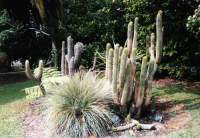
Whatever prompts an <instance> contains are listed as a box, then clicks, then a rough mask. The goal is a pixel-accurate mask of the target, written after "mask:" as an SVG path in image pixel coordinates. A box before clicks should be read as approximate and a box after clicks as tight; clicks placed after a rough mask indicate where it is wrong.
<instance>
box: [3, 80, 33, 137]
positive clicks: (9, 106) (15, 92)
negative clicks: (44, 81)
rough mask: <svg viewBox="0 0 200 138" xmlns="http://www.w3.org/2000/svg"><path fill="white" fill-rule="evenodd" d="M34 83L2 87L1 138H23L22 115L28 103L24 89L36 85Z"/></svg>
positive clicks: (28, 82)
mask: <svg viewBox="0 0 200 138" xmlns="http://www.w3.org/2000/svg"><path fill="white" fill-rule="evenodd" d="M34 84H35V83H34V82H33V81H27V82H23V83H16V84H8V85H1V86H0V138H21V137H23V136H22V135H23V128H22V119H23V118H22V115H23V113H24V112H25V111H26V110H27V107H28V106H27V105H28V101H27V100H26V98H25V93H24V92H23V91H22V90H23V89H24V88H26V87H29V86H32V85H34Z"/></svg>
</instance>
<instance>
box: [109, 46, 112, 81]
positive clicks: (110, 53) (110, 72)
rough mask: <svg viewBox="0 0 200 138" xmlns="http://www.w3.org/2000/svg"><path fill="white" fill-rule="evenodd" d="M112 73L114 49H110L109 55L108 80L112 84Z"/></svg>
mask: <svg viewBox="0 0 200 138" xmlns="http://www.w3.org/2000/svg"><path fill="white" fill-rule="evenodd" d="M112 71H113V49H112V48H110V49H109V55H108V80H109V81H110V83H111V82H112Z"/></svg>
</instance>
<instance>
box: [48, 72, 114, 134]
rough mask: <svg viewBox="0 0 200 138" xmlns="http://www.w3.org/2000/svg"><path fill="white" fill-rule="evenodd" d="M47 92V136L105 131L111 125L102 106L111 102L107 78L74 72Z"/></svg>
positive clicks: (89, 73)
mask: <svg viewBox="0 0 200 138" xmlns="http://www.w3.org/2000/svg"><path fill="white" fill-rule="evenodd" d="M47 93H48V94H47V95H46V97H45V98H46V100H45V102H44V106H45V107H47V110H46V112H45V114H44V115H45V117H46V121H47V128H48V129H49V131H48V132H49V133H51V134H50V135H53V136H55V135H61V136H63V137H69V136H70V137H73V138H74V137H88V136H90V135H95V136H104V135H106V134H107V132H108V129H109V127H111V124H112V123H111V118H110V116H109V115H108V111H107V110H106V108H105V106H104V105H105V103H108V102H111V101H112V96H111V94H112V92H111V86H110V84H109V82H108V81H106V80H104V79H98V78H97V76H94V75H93V73H91V72H88V73H86V74H81V73H76V74H75V75H74V76H72V77H69V78H68V81H67V83H64V84H62V85H59V84H57V85H55V87H54V88H52V89H51V90H50V91H48V92H47Z"/></svg>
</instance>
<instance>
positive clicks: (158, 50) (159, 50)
mask: <svg viewBox="0 0 200 138" xmlns="http://www.w3.org/2000/svg"><path fill="white" fill-rule="evenodd" d="M162 14H163V12H162V11H161V10H160V11H159V12H158V14H157V17H156V63H157V64H159V63H160V61H161V53H162V44H163V27H162Z"/></svg>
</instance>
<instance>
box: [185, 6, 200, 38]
mask: <svg viewBox="0 0 200 138" xmlns="http://www.w3.org/2000/svg"><path fill="white" fill-rule="evenodd" d="M186 26H187V28H188V30H190V31H191V32H193V33H194V34H195V36H196V37H198V36H199V34H200V5H199V6H198V8H197V9H195V11H194V14H193V15H192V16H189V17H188V22H187V24H186Z"/></svg>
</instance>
